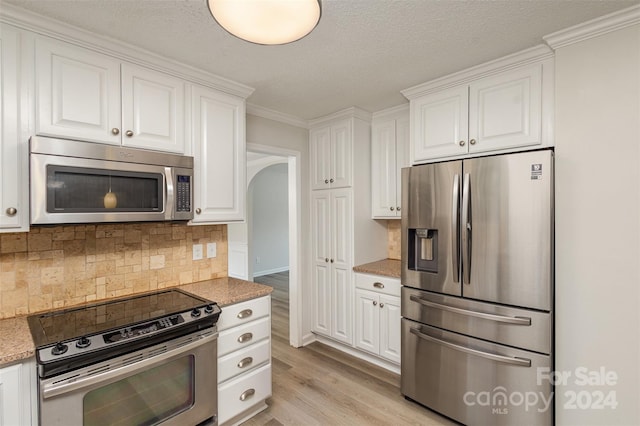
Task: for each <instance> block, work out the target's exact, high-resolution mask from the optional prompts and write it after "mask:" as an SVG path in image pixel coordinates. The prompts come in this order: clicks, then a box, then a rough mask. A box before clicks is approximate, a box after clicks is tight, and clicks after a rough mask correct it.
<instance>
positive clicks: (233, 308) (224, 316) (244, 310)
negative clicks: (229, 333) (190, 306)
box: [217, 296, 271, 331]
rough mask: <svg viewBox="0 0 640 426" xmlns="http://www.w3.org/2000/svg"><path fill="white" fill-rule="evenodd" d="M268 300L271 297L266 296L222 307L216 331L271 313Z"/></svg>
mask: <svg viewBox="0 0 640 426" xmlns="http://www.w3.org/2000/svg"><path fill="white" fill-rule="evenodd" d="M270 301H271V297H270V296H266V297H261V298H260V299H253V300H247V301H246V302H241V303H236V304H233V305H229V306H224V307H222V313H221V314H220V318H219V319H218V323H217V327H218V331H223V330H226V329H227V328H229V327H234V326H236V325H239V324H243V323H247V322H249V321H253V320H255V319H257V318H260V317H265V316H267V315H269V314H270V313H271V302H270Z"/></svg>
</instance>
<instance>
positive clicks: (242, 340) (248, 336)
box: [238, 333, 253, 343]
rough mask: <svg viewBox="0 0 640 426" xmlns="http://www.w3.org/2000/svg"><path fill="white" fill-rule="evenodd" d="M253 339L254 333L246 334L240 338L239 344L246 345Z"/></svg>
mask: <svg viewBox="0 0 640 426" xmlns="http://www.w3.org/2000/svg"><path fill="white" fill-rule="evenodd" d="M251 339H253V333H244V334H242V335H241V336H240V337H238V343H245V342H248V341H249V340H251Z"/></svg>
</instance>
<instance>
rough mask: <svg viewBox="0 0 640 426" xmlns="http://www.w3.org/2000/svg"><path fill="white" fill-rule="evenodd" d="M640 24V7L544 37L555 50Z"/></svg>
mask: <svg viewBox="0 0 640 426" xmlns="http://www.w3.org/2000/svg"><path fill="white" fill-rule="evenodd" d="M638 23H640V5H638V6H632V7H629V8H626V9H623V10H620V11H618V12H614V13H610V14H608V15H604V16H601V17H599V18H596V19H592V20H590V21H587V22H584V23H582V24H578V25H574V26H573V27H569V28H566V29H564V30H560V31H556V32H555V33H551V34H549V35H547V36H544V37H543V39H544V41H545V42H546V43H547V44H548V45H549V46H550V47H551V48H552V49H554V50H556V49H558V48H561V47H565V46H569V45H571V44H574V43H578V42H581V41H584V40H587V39H590V38H593V37H598V36H601V35H603V34H607V33H610V32H612V31H617V30H620V29H623V28H626V27H629V26H631V25H636V24H638Z"/></svg>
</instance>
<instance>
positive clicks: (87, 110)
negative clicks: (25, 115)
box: [35, 38, 121, 145]
mask: <svg viewBox="0 0 640 426" xmlns="http://www.w3.org/2000/svg"><path fill="white" fill-rule="evenodd" d="M35 71H36V82H37V84H36V88H37V89H36V133H37V134H39V135H45V136H58V137H62V138H68V139H79V140H86V141H91V142H101V143H111V144H118V145H119V144H120V133H121V128H120V62H119V61H117V60H115V59H114V58H111V57H109V56H106V55H102V54H99V53H96V52H93V51H91V50H88V49H83V48H81V47H76V46H73V45H70V44H67V43H64V42H60V41H55V40H51V39H47V38H39V39H38V40H36V68H35Z"/></svg>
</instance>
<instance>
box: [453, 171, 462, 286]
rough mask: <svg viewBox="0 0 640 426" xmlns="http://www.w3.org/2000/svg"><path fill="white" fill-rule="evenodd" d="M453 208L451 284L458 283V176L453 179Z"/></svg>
mask: <svg viewBox="0 0 640 426" xmlns="http://www.w3.org/2000/svg"><path fill="white" fill-rule="evenodd" d="M452 204H453V206H452V211H451V251H452V253H451V266H452V268H453V282H454V283H458V282H460V212H459V210H460V175H458V174H457V173H456V174H455V175H454V177H453V203H452Z"/></svg>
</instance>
